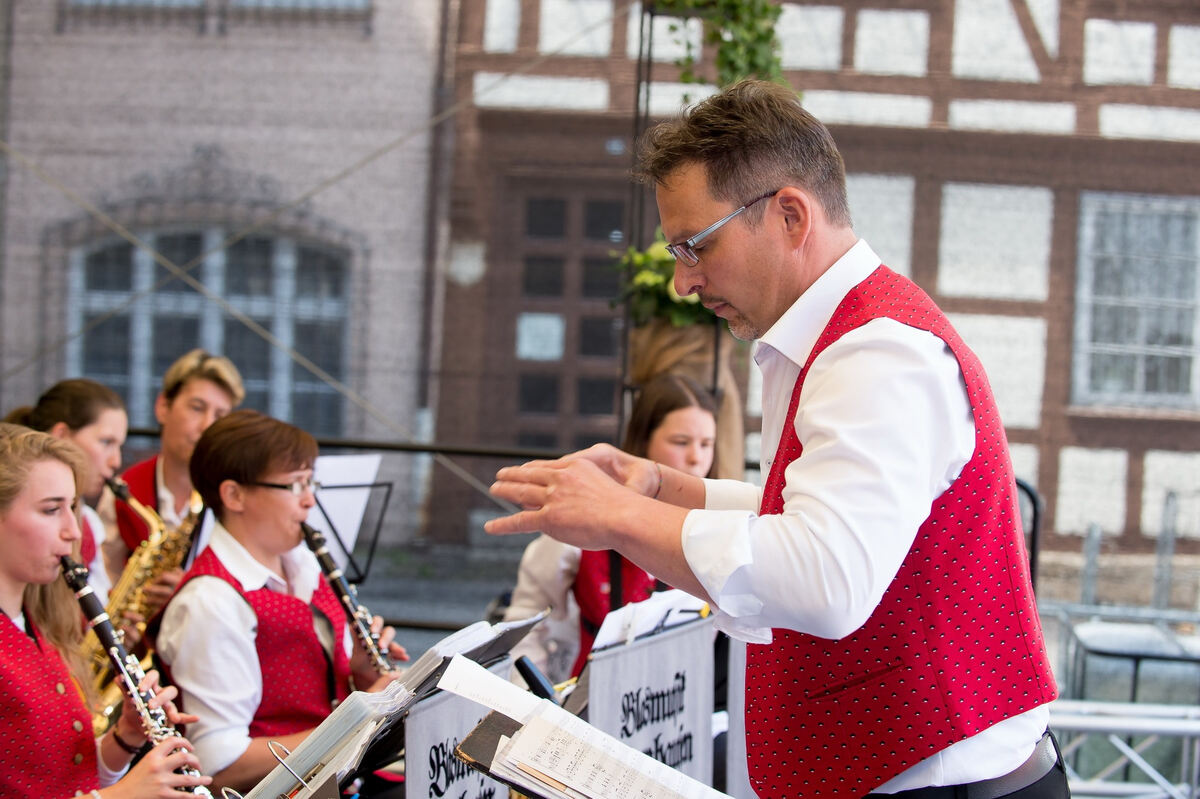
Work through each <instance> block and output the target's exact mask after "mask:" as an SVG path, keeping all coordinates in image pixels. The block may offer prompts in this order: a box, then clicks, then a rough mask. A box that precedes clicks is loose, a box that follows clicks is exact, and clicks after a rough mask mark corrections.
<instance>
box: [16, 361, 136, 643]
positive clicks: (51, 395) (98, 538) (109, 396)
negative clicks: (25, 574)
mask: <svg viewBox="0 0 1200 799" xmlns="http://www.w3.org/2000/svg"><path fill="white" fill-rule="evenodd" d="M4 421H6V422H11V423H13V424H20V425H25V426H26V427H29V428H32V429H34V430H40V431H41V432H43V433H49V434H50V435H52V436H54V437H55V438H62V439H66V440H67V441H70V442H72V443H74V444H75V445H76V446H78V447H79V448H80V449H81V450H83V453H84V455H86V456H87V465H88V467H89V468H88V472H87V477H86V480H85V482H84V484H83V485H82V486H80V488H81V489H82V490H81V492H80V493H81V494H82V495H83V498H84V500H85V501H84V503H82V505H81V506H80V516H81V518H80V528H81V529H82V532H83V539H82V542H81V543H80V557H81V558H82V559H83V565H85V566H86V567H87V568H88V572H89V577H88V583H89V584H90V585H91V586H92V588H93V589H94V590H95V592H96V596H97V597H99V599H100V603H101V604H107V602H108V592H109V590H111V589H112V586H113V583H114V582H115V581H116V580H117V579H119V578H120V576H121V573H120V570H119V569H118V570H117V571H116V572H115V573H113V574H110V573H109V572H108V571H107V569H106V567H105V563H104V559H103V557H102V556H101V547H102V546H103V544H104V541H105V538H106V537H107V529H106V526H105V524H104V522H103V521H102V520H101V518H100V515H99V514H98V513H97V512H96V506H97V505H98V504H99V503H100V502H101V498H102V497H105V498H107V499H109V501H111V496H109V492H108V489H107V488H106V487H105V485H104V481H105V480H107V479H109V478H110V477H112V476H113V475H115V474H116V473H117V469H119V468H121V445H122V444H124V443H125V434H126V433H127V432H128V430H129V418H128V417H127V416H126V414H125V403H124V402H123V401H122V400H121V396H120V395H119V394H117V392H115V391H113V390H112V389H111V388H109V387H108V386H106V385H103V384H101V383H97V382H96V381H95V380H88V379H86V378H72V379H69V380H60V381H59V382H57V383H55V384H54V385H53V386H51V387H50V388H48V389H46V390H45V391H44V392H42V395H41V396H40V397H38V400H37V403H35V404H34V405H26V406H24V407H21V408H17V409H16V410H13V411H11V412H9V414H8V415H7V416H5V417H4ZM126 632H127V634H129V635H135V634H136V628H134V627H133V626H132V625H130V626H129V628H128V629H127V630H126ZM127 643H128V641H127Z"/></svg>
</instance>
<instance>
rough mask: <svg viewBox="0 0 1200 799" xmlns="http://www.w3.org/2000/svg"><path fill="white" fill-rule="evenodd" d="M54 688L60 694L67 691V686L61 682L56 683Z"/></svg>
mask: <svg viewBox="0 0 1200 799" xmlns="http://www.w3.org/2000/svg"><path fill="white" fill-rule="evenodd" d="M54 690H56V691H58V692H59V693H60V694H65V693H66V692H67V686H65V685H63V684H62V683H57V684H56V685H55V686H54Z"/></svg>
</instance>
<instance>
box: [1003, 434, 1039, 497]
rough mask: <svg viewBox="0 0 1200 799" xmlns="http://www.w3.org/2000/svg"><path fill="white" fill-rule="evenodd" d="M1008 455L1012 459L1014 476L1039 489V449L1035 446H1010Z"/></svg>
mask: <svg viewBox="0 0 1200 799" xmlns="http://www.w3.org/2000/svg"><path fill="white" fill-rule="evenodd" d="M1008 454H1009V457H1010V458H1011V459H1012V465H1013V476H1015V477H1019V478H1021V479H1022V480H1024V481H1025V482H1027V483H1029V484H1030V485H1031V486H1033V487H1034V488H1037V481H1038V448H1037V447H1036V446H1035V445H1033V444H1009V445H1008Z"/></svg>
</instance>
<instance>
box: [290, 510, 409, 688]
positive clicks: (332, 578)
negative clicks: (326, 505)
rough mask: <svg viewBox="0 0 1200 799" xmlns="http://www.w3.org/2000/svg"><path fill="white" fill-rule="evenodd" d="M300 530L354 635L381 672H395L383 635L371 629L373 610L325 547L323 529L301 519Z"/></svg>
mask: <svg viewBox="0 0 1200 799" xmlns="http://www.w3.org/2000/svg"><path fill="white" fill-rule="evenodd" d="M300 531H301V532H302V533H303V534H304V541H305V543H307V544H308V548H309V549H311V550H312V553H313V554H314V555H316V556H317V563H319V564H320V565H321V571H322V572H323V573H324V574H325V579H326V580H328V581H329V587H330V588H332V589H333V592H334V593H335V594H337V595H338V599H339V600H341V603H342V609H343V610H345V611H346V619H347V621H349V622H350V625H351V626H352V627H353V628H354V634H355V635H357V636H358V640H359V641H360V642H362V645H363V648H364V649H366V650H367V654H368V655H370V657H371V662H372V663H374V664H375V670H376V671H378V672H379V673H380V674H384V673H386V672H389V671H395V669H396V666H395V664H394V663H392V661H391V660H389V659H388V656H387V655H385V654H384V653H383V651H382V650H381V649H380V648H379V636H378V635H377V634H376V633H375V631H374V630H372V629H371V611H369V610H367V609H366V608H365V607H364V606H363V605H362V604H360V603H359V601H358V593H357V592H356V591H355V590H354V586H352V585H350V583H349V581H347V580H346V575H344V574H342V570H341V567H339V566H338V565H337V561H335V560H334V559H333V556H332V555H330V554H329V549H328V548H326V546H325V536H324V535H322V534H321V531H320V530H315V529H313V528H312V527H310V526H309V525H307V524H305V523H304V522H300Z"/></svg>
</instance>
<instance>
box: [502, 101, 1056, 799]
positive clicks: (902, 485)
mask: <svg viewBox="0 0 1200 799" xmlns="http://www.w3.org/2000/svg"><path fill="white" fill-rule="evenodd" d="M638 173H639V177H641V178H642V179H643V180H645V181H647V182H651V183H653V185H654V186H655V191H656V198H657V202H658V209H659V215H660V219H661V222H662V229H663V232H664V234H665V235H666V237H667V240H668V241H670V242H672V243H671V245H670V247H669V249H670V250H671V252H672V254H673V255H674V257H675V259H676V265H675V288H676V290H677V291H678V292H679V293H680V294H681V295H688V294H698V295H699V297H700V299H701V301H702V302H703V303H704V304H705V306H706V307H708V308H710V309H712V310H713V312H714V313H715V314H716V315H717V316H719V317H721V318H723V319H725V320H726V321H727V322H728V324H729V328H730V330H731V331H732V332H733V333H734V335H736V336H738V337H739V338H742V339H746V340H751V339H754V340H757V344H756V347H755V352H754V357H755V360H756V362H757V363H758V365H759V367H760V368H761V370H762V375H763V388H762V396H763V400H762V405H763V422H762V426H763V430H762V440H763V452H762V469H763V473H764V474H766V475H767V479H766V483H765V485H764V486H763V488H761V489H759V488H757V487H755V486H753V485H750V484H743V483H740V482H737V481H728V480H705V479H701V478H697V477H691V476H688V475H685V474H683V473H681V472H678V471H675V470H673V469H670V468H665V467H661V466H658V465H656V464H654V463H652V462H650V461H647V460H645V459H641V458H635V457H633V456H630V455H627V454H625V453H622V452H621V451H619V450H617V449H615V448H613V447H610V446H607V445H597V446H595V447H592V448H590V449H587V450H584V451H582V452H580V453H575V454H574V455H571V456H568V457H566V458H563V459H560V460H557V461H550V462H538V461H535V462H531V463H528V464H525V465H523V466H517V467H510V468H505V469H501V470H500V472H499V473H498V475H497V482H496V483H495V484H494V485H493V486H492V493H493V494H495V495H496V496H498V497H501V498H504V499H507V500H509V501H512V502H514V503H516V504H517V505H519V506H521V507H522V508H523V510H522V511H520V512H518V513H515V514H513V515H511V516H507V517H504V518H500V519H495V520H493V521H491V522H489V523H488V524H487V530H488V532H491V533H515V532H526V531H532V530H542V531H544V532H546V533H547V534H549V535H551V536H553V537H555V538H558V539H560V540H562V541H564V542H566V543H569V544H574V545H576V546H580V547H583V548H586V549H603V548H611V549H616V550H617V551H618V552H620V553H621V554H622V555H624V556H626V557H628V558H629V559H630V560H632V561H634V562H635V563H637V564H638V565H639V566H641V567H643V568H644V569H646V570H647V571H649V572H650V573H652V574H655V575H657V576H659V577H660V578H662V579H663V580H665V581H667V582H668V583H670V584H672V585H674V586H676V587H678V588H682V589H684V590H687V591H689V592H691V593H693V594H695V595H697V596H700V597H703V598H705V599H706V600H709V601H710V602H711V603H712V604H713V606H714V607H715V608H716V609H717V620H718V626H719V627H720V628H721V629H724V630H725V631H727V632H729V633H730V634H731V635H734V636H735V637H738V638H741V639H743V640H745V641H747V642H749V643H750V646H749V647H748V653H747V659H748V665H747V671H746V730H747V751H748V752H749V755H748V758H749V763H748V766H749V771H750V776H751V782H752V784H753V786H754V788H755V790H756V791H757V792H758V793H759V794H760V795H762V796H780V797H783V796H788V797H791V796H805V797H846V796H863V795H867V794H880V795H892V796H903V797H906V798H907V797H912V798H913V799H934V797H937V798H939V799H940V798H941V797H947V799H949V798H950V797H971V798H972V799H980V798H982V797H988V798H989V799H990V798H991V797H1000V796H1011V797H1021V799H1035V798H1040V797H1065V796H1068V795H1069V791H1068V788H1067V782H1066V776H1065V774H1064V771H1063V768H1062V764H1061V758H1059V757H1058V755H1057V752H1056V747H1055V745H1054V742H1053V739H1052V738H1051V737H1050V736H1049V735H1048V734H1047V722H1048V717H1049V714H1048V710H1047V708H1046V703H1047V702H1049V701H1050V700H1052V699H1053V698H1054V697H1055V695H1056V689H1055V683H1054V677H1053V675H1052V674H1051V671H1050V664H1049V660H1048V658H1047V655H1046V648H1045V643H1044V640H1043V636H1042V630H1041V624H1040V622H1039V620H1038V617H1037V611H1036V608H1035V605H1034V598H1033V591H1032V588H1031V586H1030V581H1029V570H1028V562H1027V554H1026V551H1025V546H1024V540H1023V534H1022V531H1021V527H1020V518H1019V514H1018V510H1017V500H1016V486H1015V481H1014V478H1013V472H1012V466H1011V463H1010V460H1009V453H1008V444H1007V441H1006V439H1005V434H1004V428H1003V426H1002V424H1001V421H1000V418H999V415H998V413H997V410H996V404H995V400H994V399H993V397H992V392H991V388H990V387H989V384H988V381H987V377H986V376H985V375H984V372H983V369H982V367H981V365H980V363H979V360H978V359H977V358H976V356H975V355H974V354H973V353H972V352H971V351H970V350H969V349H968V348H967V347H966V345H964V344H963V342H962V340H961V339H960V338H959V336H958V334H957V333H956V332H955V331H954V329H953V328H952V327H951V325H950V323H949V322H948V321H947V319H946V317H945V315H944V314H943V313H942V312H941V311H940V310H939V309H938V308H937V306H936V305H935V304H934V303H933V301H932V300H931V299H930V298H929V297H928V296H927V295H926V294H925V293H924V292H923V291H921V289H919V288H918V287H917V286H916V285H915V284H914V283H912V281H910V280H908V279H907V278H904V277H902V276H900V275H897V274H896V273H894V272H892V271H890V270H888V269H887V268H886V267H884V266H882V265H881V263H880V259H879V258H878V256H876V255H875V253H874V252H872V251H871V249H870V247H868V245H867V244H866V242H864V241H862V240H860V239H859V238H858V237H857V236H856V235H855V233H854V230H853V228H852V227H851V222H850V214H849V210H848V207H847V202H846V187H845V171H844V167H843V164H842V158H841V155H840V154H839V152H838V150H837V148H836V146H835V144H834V142H833V140H832V138H831V137H830V135H829V132H828V130H826V129H825V127H824V126H823V125H822V124H821V123H820V122H819V121H818V120H816V119H815V118H814V117H812V116H811V115H810V114H808V113H807V112H806V111H804V110H803V108H801V105H800V102H799V99H798V98H797V96H796V95H795V94H794V93H793V92H791V91H789V90H787V89H785V88H783V87H780V86H776V85H773V84H769V83H762V82H753V81H747V82H743V83H740V84H738V85H736V86H733V87H731V88H729V89H727V90H725V91H723V92H721V93H719V94H717V95H714V96H713V97H710V98H709V99H707V100H705V101H703V102H701V103H699V104H698V105H696V106H695V107H693V108H691V109H690V110H688V111H687V112H686V113H685V114H684V115H683V117H682V118H681V119H679V120H676V121H673V122H667V123H664V124H662V125H659V126H658V127H656V128H654V129H652V130H651V131H650V132H649V133H648V134H647V136H646V138H645V140H644V141H643V142H642V143H641V149H640V163H639V168H638Z"/></svg>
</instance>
